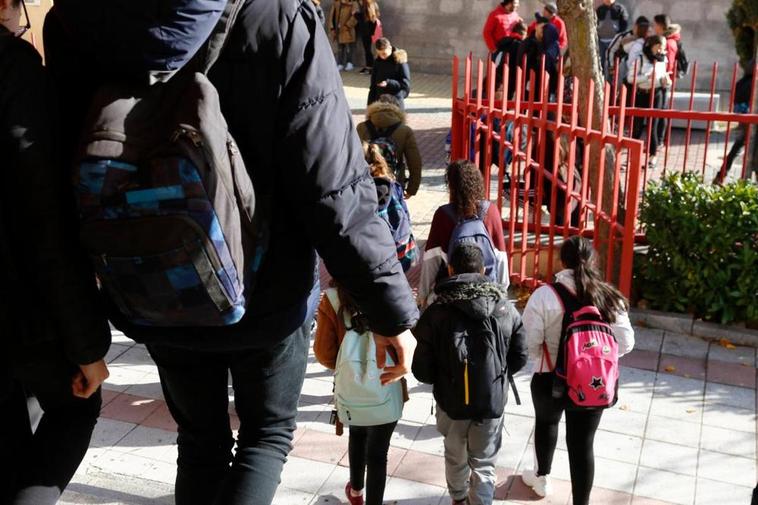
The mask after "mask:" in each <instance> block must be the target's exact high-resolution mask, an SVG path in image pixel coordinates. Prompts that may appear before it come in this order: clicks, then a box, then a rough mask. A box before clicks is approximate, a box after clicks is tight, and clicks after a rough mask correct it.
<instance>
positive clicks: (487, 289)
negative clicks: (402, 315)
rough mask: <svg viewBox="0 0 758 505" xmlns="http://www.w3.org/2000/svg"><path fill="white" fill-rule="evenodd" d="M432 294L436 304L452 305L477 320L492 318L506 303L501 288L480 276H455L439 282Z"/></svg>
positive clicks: (505, 295)
mask: <svg viewBox="0 0 758 505" xmlns="http://www.w3.org/2000/svg"><path fill="white" fill-rule="evenodd" d="M434 292H435V294H436V295H437V300H436V303H440V304H443V305H452V306H453V307H455V308H456V309H458V310H460V311H461V312H463V313H464V314H466V315H468V316H469V317H471V318H473V319H477V320H481V319H485V318H487V317H490V316H492V315H493V314H494V313H495V311H496V310H502V307H503V305H504V304H506V303H508V294H507V293H506V291H505V290H504V289H503V287H502V286H500V285H498V284H495V283H493V282H491V281H490V280H489V278H487V277H485V276H484V275H481V274H461V275H455V276H453V277H450V278H449V279H446V280H444V281H442V282H440V283H439V284H438V285H437V287H436V288H435V289H434Z"/></svg>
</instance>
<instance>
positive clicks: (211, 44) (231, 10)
mask: <svg viewBox="0 0 758 505" xmlns="http://www.w3.org/2000/svg"><path fill="white" fill-rule="evenodd" d="M244 4H245V0H227V2H226V7H225V8H224V12H223V13H222V14H221V17H220V18H219V20H218V23H216V27H215V28H214V29H213V32H212V33H211V35H210V37H208V40H207V41H206V42H205V44H203V46H202V47H201V48H200V49H199V50H198V52H197V54H196V55H195V58H198V60H197V65H198V66H197V68H198V70H199V71H200V72H202V73H204V74H207V73H208V71H209V70H210V69H211V67H212V66H213V64H214V63H216V60H218V57H219V56H220V55H221V51H222V50H223V49H224V47H225V46H226V43H227V41H228V40H229V34H230V33H231V31H232V28H234V23H235V22H236V21H237V16H238V15H239V13H240V10H241V9H242V6H243V5H244Z"/></svg>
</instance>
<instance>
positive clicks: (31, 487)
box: [0, 358, 102, 505]
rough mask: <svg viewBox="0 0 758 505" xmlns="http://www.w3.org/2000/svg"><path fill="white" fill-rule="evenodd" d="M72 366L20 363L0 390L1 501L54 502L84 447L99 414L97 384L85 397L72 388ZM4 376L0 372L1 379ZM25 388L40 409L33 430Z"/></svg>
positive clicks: (20, 503)
mask: <svg viewBox="0 0 758 505" xmlns="http://www.w3.org/2000/svg"><path fill="white" fill-rule="evenodd" d="M75 371H76V367H74V366H73V365H71V364H68V363H65V362H62V361H60V360H58V359H55V358H51V359H49V360H48V359H45V360H40V361H38V362H35V363H34V364H32V365H28V366H25V367H23V368H22V369H21V370H20V373H19V374H13V375H14V377H15V378H16V380H13V379H10V380H8V381H7V382H6V384H5V385H4V386H3V387H4V389H3V392H0V413H2V414H1V415H0V458H2V461H0V468H3V469H4V470H3V472H2V476H0V503H3V504H13V505H46V504H50V505H52V504H55V503H57V502H58V498H60V496H61V494H62V493H63V490H64V489H65V488H66V486H67V485H68V483H69V482H70V481H71V478H72V477H73V476H74V473H75V472H76V469H77V468H78V467H79V464H80V463H81V461H82V458H84V455H85V454H86V452H87V448H88V447H89V442H90V438H91V437H92V430H93V429H94V427H95V423H96V422H97V418H98V416H99V415H100V406H101V404H102V397H101V395H100V390H98V391H97V392H96V393H95V394H94V395H92V396H91V397H90V398H88V399H86V400H85V399H81V398H76V397H75V396H73V395H72V394H71V377H72V376H73V374H74V372H75ZM5 379H6V378H4V380H5ZM27 394H33V395H34V396H36V398H37V400H38V401H39V404H40V406H41V407H42V410H43V412H44V413H43V415H42V418H41V420H40V422H39V425H38V426H37V429H36V431H34V432H33V433H32V426H31V424H30V421H29V411H28V410H27Z"/></svg>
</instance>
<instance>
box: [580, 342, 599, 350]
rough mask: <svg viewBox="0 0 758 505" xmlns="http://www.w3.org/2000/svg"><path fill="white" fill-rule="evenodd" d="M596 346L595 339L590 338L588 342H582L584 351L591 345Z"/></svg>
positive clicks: (591, 346)
mask: <svg viewBox="0 0 758 505" xmlns="http://www.w3.org/2000/svg"><path fill="white" fill-rule="evenodd" d="M597 346H598V343H597V340H590V341H589V342H587V343H586V344H584V347H583V348H582V349H583V350H585V351H589V350H590V349H592V348H593V347H597Z"/></svg>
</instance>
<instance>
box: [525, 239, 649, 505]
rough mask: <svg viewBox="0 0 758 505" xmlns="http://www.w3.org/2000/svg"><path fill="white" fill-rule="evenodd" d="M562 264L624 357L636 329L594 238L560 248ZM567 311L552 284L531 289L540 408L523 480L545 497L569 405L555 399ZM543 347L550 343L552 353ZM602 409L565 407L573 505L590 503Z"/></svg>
mask: <svg viewBox="0 0 758 505" xmlns="http://www.w3.org/2000/svg"><path fill="white" fill-rule="evenodd" d="M561 263H562V264H563V267H564V270H561V271H560V272H558V274H557V275H556V276H555V277H556V283H560V284H562V285H563V286H565V287H566V288H568V290H569V291H570V292H572V293H573V294H575V296H576V297H577V298H578V301H579V303H580V304H581V305H594V306H595V307H597V308H598V309H599V310H600V313H601V314H602V316H603V319H604V320H605V321H607V322H608V323H610V325H611V328H612V329H613V333H614V335H615V337H616V340H617V341H618V347H619V356H621V355H623V354H626V353H628V352H629V351H631V350H632V347H634V330H633V329H632V325H631V323H630V322H629V316H628V314H627V307H628V304H627V301H626V299H625V298H624V296H623V295H622V294H621V293H620V292H619V291H618V290H617V289H616V288H614V287H613V286H611V285H610V284H608V283H606V282H604V281H603V280H602V278H601V276H600V274H599V273H598V270H597V267H596V265H595V252H594V250H593V248H592V243H591V242H590V241H589V240H587V239H585V238H582V237H579V236H575V237H571V238H569V239H568V240H567V241H566V242H564V244H563V246H562V247H561ZM563 316H564V310H563V305H562V303H561V301H560V299H559V298H558V296H557V294H556V292H555V290H554V289H553V288H552V287H551V286H543V287H541V288H539V289H537V290H536V291H535V292H534V294H532V296H531V298H530V299H529V303H527V305H526V309H525V310H524V315H523V322H524V328H525V329H526V338H527V347H528V350H529V357H530V361H532V363H533V364H534V370H533V371H534V375H533V376H532V382H531V391H532V401H533V403H534V413H535V431H534V447H535V467H534V469H533V470H527V471H525V472H524V473H523V475H522V479H523V481H524V483H525V484H527V485H528V486H530V487H531V488H532V489H534V492H535V493H537V494H538V495H540V496H547V495H548V494H550V492H551V490H552V489H551V485H550V468H551V465H552V461H553V453H554V452H555V446H556V444H557V443H558V424H559V423H560V420H561V417H562V415H563V411H564V410H565V400H555V399H553V396H552V388H553V377H554V373H553V370H552V369H551V368H552V364H553V363H555V359H556V357H557V355H558V345H559V342H560V339H561V327H562V323H563ZM544 348H547V352H548V355H547V356H546V355H545V353H544V351H543V349H544ZM548 363H549V364H548ZM602 414H603V410H602V409H598V410H567V411H566V445H567V448H568V454H569V466H570V470H571V488H572V493H573V500H574V501H573V503H574V505H587V504H589V499H590V491H591V490H592V481H593V479H594V473H595V456H594V452H593V443H594V439H595V432H596V431H597V428H598V425H599V424H600V418H601V416H602Z"/></svg>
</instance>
